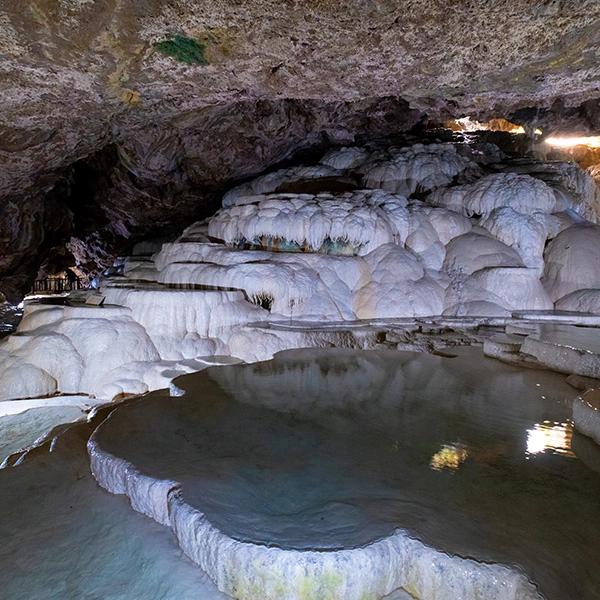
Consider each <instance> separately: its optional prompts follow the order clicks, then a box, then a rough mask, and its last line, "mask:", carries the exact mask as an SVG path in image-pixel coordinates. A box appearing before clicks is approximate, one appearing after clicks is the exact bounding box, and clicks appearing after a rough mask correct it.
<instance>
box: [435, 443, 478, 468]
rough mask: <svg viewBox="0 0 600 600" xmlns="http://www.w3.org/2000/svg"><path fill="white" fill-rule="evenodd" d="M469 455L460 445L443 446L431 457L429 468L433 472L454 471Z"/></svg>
mask: <svg viewBox="0 0 600 600" xmlns="http://www.w3.org/2000/svg"><path fill="white" fill-rule="evenodd" d="M468 455H469V453H468V451H467V448H466V447H465V446H463V445H462V444H444V445H443V446H442V447H441V448H440V449H439V450H438V451H437V452H436V453H435V454H434V455H433V456H432V457H431V461H430V463H429V466H430V467H431V468H432V469H433V470H434V471H442V470H444V469H449V470H451V471H456V470H457V469H458V468H459V467H460V465H461V464H462V463H463V462H464V461H465V460H466V458H467V456H468Z"/></svg>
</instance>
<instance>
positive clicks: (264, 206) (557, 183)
mask: <svg viewBox="0 0 600 600" xmlns="http://www.w3.org/2000/svg"><path fill="white" fill-rule="evenodd" d="M467 150H468V148H467V149H465V148H461V149H460V151H459V150H458V149H457V146H455V145H453V144H431V145H429V146H425V145H423V144H417V145H414V146H412V147H409V148H402V149H398V148H390V149H375V150H370V149H366V148H359V147H346V148H340V149H337V150H332V151H331V152H329V153H327V154H326V155H325V156H324V157H323V158H322V160H321V164H319V165H316V166H309V167H302V166H301V167H293V168H289V169H281V170H279V171H275V172H273V173H269V174H267V175H264V176H262V177H259V178H257V179H255V180H254V181H251V182H249V183H246V184H243V185H242V186H238V187H237V188H234V189H233V190H231V191H230V192H229V193H228V194H227V195H226V196H225V198H224V199H223V206H224V208H223V209H221V210H220V211H219V212H218V213H217V214H216V215H214V216H213V217H212V218H211V219H209V220H207V221H202V222H198V223H194V224H191V225H190V226H189V227H187V228H186V229H185V230H184V232H183V233H182V235H181V236H180V238H179V239H178V240H177V241H175V242H173V243H166V244H163V246H162V249H161V250H160V251H159V252H158V253H156V254H155V255H154V256H152V257H150V256H149V255H148V253H149V252H151V251H152V250H153V249H155V247H156V246H155V245H148V247H147V248H146V249H145V250H144V252H145V254H144V256H136V257H133V258H130V259H128V260H125V261H124V264H123V277H121V278H117V279H114V280H111V281H109V282H108V284H107V285H106V286H105V288H104V289H103V291H102V294H103V295H105V296H106V300H105V306H104V307H103V308H101V309H99V308H94V307H85V306H82V305H79V306H77V307H69V306H49V305H39V306H35V307H34V306H30V307H29V308H28V310H27V311H26V314H25V317H24V319H23V321H22V322H21V324H20V326H19V330H18V334H17V335H16V336H12V337H10V338H8V340H6V341H4V342H0V356H1V357H2V359H3V360H2V367H0V368H1V369H2V371H1V375H2V377H1V379H0V398H11V397H26V396H43V395H47V394H52V393H55V392H63V393H64V392H69V393H70V392H85V393H91V394H102V395H105V396H106V397H109V396H111V395H113V396H114V395H118V394H121V393H132V392H136V393H139V392H143V391H146V390H148V389H153V388H154V387H155V386H158V385H164V384H165V383H166V382H167V381H168V380H169V374H170V373H173V372H187V371H188V370H189V369H190V368H193V367H194V365H195V362H194V361H196V360H197V359H199V358H202V357H206V356H211V355H213V356H214V355H230V356H236V357H238V358H242V359H244V360H257V359H263V358H268V357H270V356H272V355H273V353H274V352H277V351H279V350H283V349H285V348H289V347H298V346H299V345H307V344H308V345H310V344H315V343H319V342H317V341H316V339H309V337H301V336H300V337H299V336H290V335H288V334H286V333H284V332H282V331H277V332H276V331H274V330H268V328H262V329H261V328H259V327H253V326H252V323H264V322H265V321H267V322H268V321H271V322H273V321H275V322H276V321H281V320H284V319H285V320H287V319H289V320H292V321H297V320H300V321H305V322H317V323H323V322H328V321H334V322H344V321H355V320H360V319H369V320H372V319H383V318H385V319H394V318H417V317H419V318H421V317H433V316H436V315H437V316H439V315H442V314H443V315H445V316H457V317H466V318H471V317H500V318H506V317H508V316H509V315H510V314H511V313H512V312H514V311H521V312H522V311H526V312H527V311H529V312H530V311H548V310H552V309H553V308H555V309H559V310H563V311H572V312H580V313H581V312H586V313H595V314H600V292H599V290H600V233H599V232H600V226H597V225H593V224H592V223H590V222H589V221H585V220H584V218H583V216H587V217H589V218H590V219H591V220H594V219H595V215H596V212H597V211H596V204H595V200H594V198H596V195H595V194H596V190H595V188H592V187H590V186H592V184H593V185H595V183H593V180H592V179H591V178H590V176H589V175H585V174H584V175H585V177H584V176H583V175H581V173H583V172H581V173H580V171H581V169H579V168H578V167H577V168H575V167H571V166H569V165H566V163H556V164H554V163H552V164H550V165H549V166H548V165H546V166H547V168H546V167H544V168H542V167H541V166H540V165H542V166H544V163H540V162H539V161H538V162H532V163H531V164H530V163H510V164H508V165H507V166H506V168H514V169H516V170H518V171H519V172H518V173H514V172H500V173H497V174H493V175H487V176H485V177H482V178H480V179H479V180H476V181H475V182H474V183H467V184H463V185H458V186H454V187H448V186H451V185H452V184H454V183H457V182H465V181H467V182H468V181H473V179H474V178H475V177H477V176H478V175H480V173H481V172H480V170H479V167H478V166H477V164H476V162H481V160H478V159H477V155H476V153H474V152H473V151H471V154H469V152H468V151H467ZM494 160H495V159H494ZM565 165H566V166H565ZM527 173H531V174H532V175H535V177H532V176H530V175H528V174H527ZM327 178H329V179H332V180H333V181H334V182H336V181H337V182H338V183H339V182H341V181H342V180H343V179H344V178H346V179H345V180H344V181H345V183H348V182H350V184H351V183H352V181H358V180H359V178H362V180H363V184H364V185H365V186H367V187H369V186H370V187H371V188H373V189H364V190H355V191H352V192H342V193H332V192H322V193H318V194H315V193H271V192H275V191H276V190H277V189H278V188H279V187H281V186H283V185H288V184H290V185H291V184H293V185H295V186H298V185H301V183H302V182H305V181H306V182H309V183H311V185H312V184H314V183H315V182H317V181H319V180H321V181H323V182H326V181H327V180H328V179H327ZM545 181H547V182H548V183H545ZM590 182H591V183H590ZM444 186H446V187H444ZM346 189H347V188H346ZM427 190H433V191H432V192H431V193H430V194H429V195H428V196H426V195H425V192H426V191H427ZM416 191H418V192H419V194H420V195H419V198H420V199H416V198H410V199H407V198H406V196H408V195H410V194H412V193H414V192H416ZM398 192H400V193H402V194H404V195H400V193H398ZM210 240H213V241H212V242H211V241H210ZM215 240H223V241H224V242H225V244H223V243H216V242H215ZM548 240H550V242H549V244H548V245H547V247H546V249H545V251H544V246H545V244H546V243H547V241H548ZM240 246H242V247H243V248H241V247H240ZM248 248H252V249H248ZM542 274H543V277H542V281H543V287H542V285H541V284H540V279H539V278H540V275H542ZM553 303H555V304H553ZM112 305H115V306H112ZM528 314H529V313H528ZM545 318H548V317H547V316H546V317H545ZM253 336H254V340H253ZM121 337H122V338H123V343H119V342H118V340H120V339H121ZM107 340H113V341H107ZM135 340H137V341H135ZM335 343H342V342H340V341H339V340H338V341H336V342H335ZM115 344H116V346H115V348H116V349H115V350H114V351H112V347H113V345H115ZM117 346H118V347H117ZM108 347H110V348H111V352H110V353H109V352H108V350H107V348H108ZM105 356H106V358H105ZM57 357H60V358H57ZM97 357H101V358H100V360H99V359H98V358H97ZM189 361H192V362H191V363H189ZM93 362H97V363H102V366H101V367H100V366H98V367H92V366H91V363H93ZM88 363H90V364H88ZM190 364H191V365H192V366H190ZM25 375H26V376H25Z"/></svg>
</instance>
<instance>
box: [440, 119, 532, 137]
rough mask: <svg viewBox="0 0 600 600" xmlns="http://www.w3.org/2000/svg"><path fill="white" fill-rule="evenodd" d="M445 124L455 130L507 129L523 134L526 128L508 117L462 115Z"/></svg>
mask: <svg viewBox="0 0 600 600" xmlns="http://www.w3.org/2000/svg"><path fill="white" fill-rule="evenodd" d="M445 126H446V127H447V128H448V129H452V130H453V131H466V132H469V131H505V132H508V133H516V134H523V133H525V128H524V127H523V126H522V125H517V124H516V123H511V122H510V121H507V120H506V119H502V118H498V119H490V120H489V121H485V122H483V121H476V120H475V119H471V117H462V118H461V119H453V120H451V121H448V122H446V124H445ZM535 133H537V134H538V135H539V134H540V133H542V132H541V130H540V129H536V130H535Z"/></svg>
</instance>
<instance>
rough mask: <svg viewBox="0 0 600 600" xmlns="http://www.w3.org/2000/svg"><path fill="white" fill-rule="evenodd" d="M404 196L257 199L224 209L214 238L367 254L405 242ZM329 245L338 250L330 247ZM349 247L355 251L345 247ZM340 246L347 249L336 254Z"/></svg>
mask: <svg viewBox="0 0 600 600" xmlns="http://www.w3.org/2000/svg"><path fill="white" fill-rule="evenodd" d="M406 204H407V202H406V199H405V198H404V197H403V196H399V195H396V194H389V193H386V192H383V191H381V190H373V191H359V192H351V193H346V194H342V195H339V196H333V195H331V194H319V195H317V196H311V195H309V194H300V195H298V194H273V195H268V196H264V195H263V196H254V197H253V198H252V203H251V204H250V203H248V204H243V205H235V206H232V207H231V208H229V209H224V210H221V211H219V212H218V213H217V214H216V215H215V216H214V217H213V218H212V219H211V220H210V224H209V229H208V231H209V234H210V235H211V236H212V237H214V238H218V239H221V240H223V241H225V242H226V243H227V244H237V243H240V242H247V243H251V244H255V245H263V244H261V243H260V242H258V240H259V239H260V238H262V237H266V238H270V239H273V240H283V241H285V242H287V243H288V244H295V245H296V246H297V247H298V249H299V248H300V247H307V248H308V249H309V250H310V251H311V252H319V251H321V252H327V253H329V252H331V253H334V254H340V253H350V254H361V255H362V254H367V253H368V252H370V251H371V250H374V249H375V248H377V247H378V246H380V245H382V244H387V243H389V242H398V243H401V242H404V240H405V239H406V236H407V234H408V231H407V230H408V218H409V215H408V211H407V210H406ZM326 242H327V243H329V244H330V245H333V248H331V249H327V247H325V246H324V245H325V244H326ZM344 245H349V248H344V247H343V246H344ZM336 246H342V248H341V249H340V250H336Z"/></svg>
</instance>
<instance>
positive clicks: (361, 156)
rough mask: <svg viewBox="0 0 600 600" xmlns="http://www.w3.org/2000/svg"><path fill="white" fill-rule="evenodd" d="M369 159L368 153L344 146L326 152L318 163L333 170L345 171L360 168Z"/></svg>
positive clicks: (363, 149)
mask: <svg viewBox="0 0 600 600" xmlns="http://www.w3.org/2000/svg"><path fill="white" fill-rule="evenodd" d="M368 158H369V152H368V151H367V150H366V149H365V148H359V147H358V146H345V147H343V148H339V149H336V150H330V151H329V152H326V153H325V154H324V155H323V157H322V158H321V160H320V161H319V162H320V163H321V164H322V165H325V166H327V167H331V168H333V169H339V170H346V169H356V168H357V167H360V166H361V165H362V164H363V163H364V162H365V161H366V160H367V159H368Z"/></svg>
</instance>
